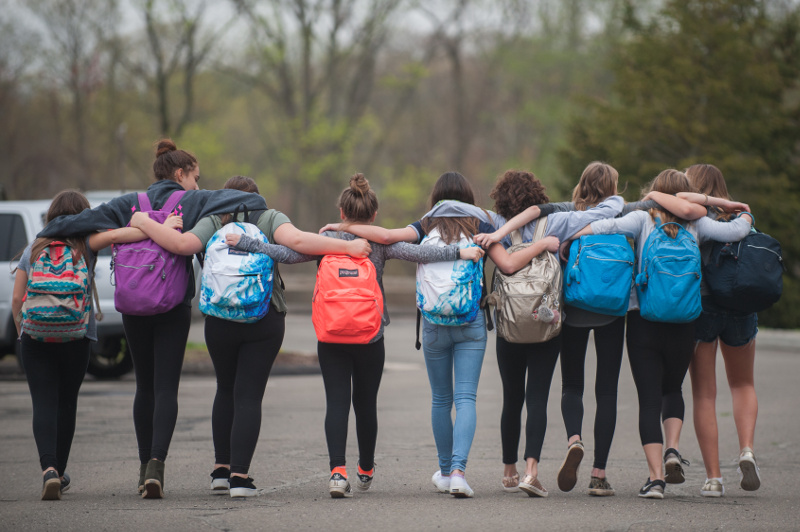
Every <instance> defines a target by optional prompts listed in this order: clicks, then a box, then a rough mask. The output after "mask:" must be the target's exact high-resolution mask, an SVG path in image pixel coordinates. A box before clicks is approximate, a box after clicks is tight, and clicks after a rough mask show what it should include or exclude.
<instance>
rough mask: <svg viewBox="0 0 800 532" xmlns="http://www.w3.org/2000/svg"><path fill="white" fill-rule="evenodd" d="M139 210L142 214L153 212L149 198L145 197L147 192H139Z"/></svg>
mask: <svg viewBox="0 0 800 532" xmlns="http://www.w3.org/2000/svg"><path fill="white" fill-rule="evenodd" d="M139 210H140V211H142V212H147V211H152V210H153V206H152V205H150V198H148V197H147V192H139Z"/></svg>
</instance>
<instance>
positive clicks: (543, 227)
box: [532, 216, 547, 242]
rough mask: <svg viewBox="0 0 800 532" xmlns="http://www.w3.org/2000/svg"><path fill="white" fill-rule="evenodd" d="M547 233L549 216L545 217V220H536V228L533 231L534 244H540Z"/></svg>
mask: <svg viewBox="0 0 800 532" xmlns="http://www.w3.org/2000/svg"><path fill="white" fill-rule="evenodd" d="M545 232H547V216H545V217H544V220H543V219H541V218H539V219H538V220H536V228H535V229H534V230H533V240H532V242H538V241H539V240H541V239H543V238H544V234H545Z"/></svg>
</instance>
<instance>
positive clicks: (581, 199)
mask: <svg viewBox="0 0 800 532" xmlns="http://www.w3.org/2000/svg"><path fill="white" fill-rule="evenodd" d="M618 181H619V172H617V171H616V169H615V168H614V167H613V166H611V165H610V164H606V163H603V162H600V161H594V162H591V163H589V165H588V166H587V167H586V168H585V169H584V170H583V173H582V174H581V178H580V180H579V181H578V184H577V185H575V188H574V189H573V190H572V202H573V203H574V204H575V210H576V211H585V210H586V209H588V208H589V207H594V206H595V205H597V204H598V203H600V202H601V201H603V200H604V199H606V198H607V197H609V196H613V195H614V194H616V192H617V182H618Z"/></svg>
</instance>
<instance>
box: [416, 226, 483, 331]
mask: <svg viewBox="0 0 800 532" xmlns="http://www.w3.org/2000/svg"><path fill="white" fill-rule="evenodd" d="M457 244H458V245H459V247H460V248H462V247H469V246H475V244H473V243H472V239H471V238H467V237H465V236H463V235H462V237H461V239H460V240H459V241H458V242H457ZM446 245H448V244H447V243H446V242H445V241H444V240H442V237H441V234H440V233H439V230H438V229H436V228H434V229H433V230H432V231H431V232H430V233H428V235H426V236H425V238H423V239H422V242H420V246H437V247H442V246H446ZM482 287H483V259H481V260H479V261H478V262H472V261H471V260H463V259H458V260H455V261H443V262H431V263H429V264H417V308H418V309H419V311H420V313H421V314H422V316H424V317H425V319H426V320H428V321H429V322H431V323H433V324H436V325H452V326H459V325H464V324H465V323H470V322H472V321H473V320H475V317H476V316H477V315H478V312H479V311H480V303H481V295H482Z"/></svg>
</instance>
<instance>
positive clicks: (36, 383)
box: [20, 334, 91, 476]
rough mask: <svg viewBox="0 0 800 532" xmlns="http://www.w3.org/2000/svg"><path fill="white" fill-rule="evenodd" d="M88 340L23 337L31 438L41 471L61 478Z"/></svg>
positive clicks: (86, 357) (70, 442) (65, 462)
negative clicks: (52, 470) (51, 470)
mask: <svg viewBox="0 0 800 532" xmlns="http://www.w3.org/2000/svg"><path fill="white" fill-rule="evenodd" d="M90 349H91V348H90V346H89V340H88V339H86V338H84V339H82V340H75V341H73V342H64V343H59V344H52V343H45V342H39V341H38V340H34V339H33V338H31V337H30V336H28V335H27V334H23V335H22V349H21V350H20V351H21V355H22V367H23V368H25V377H26V378H27V379H28V388H29V389H30V391H31V402H32V403H33V439H34V440H36V448H37V449H38V450H39V463H40V464H41V466H42V471H44V470H45V469H47V468H49V467H55V468H56V470H57V471H58V474H59V476H63V475H64V470H65V469H66V468H67V460H68V459H69V451H70V449H71V448H72V437H73V436H74V435H75V416H76V413H77V410H78V391H79V390H80V388H81V384H82V383H83V377H84V376H85V375H86V367H87V366H88V365H89V350H90Z"/></svg>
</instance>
